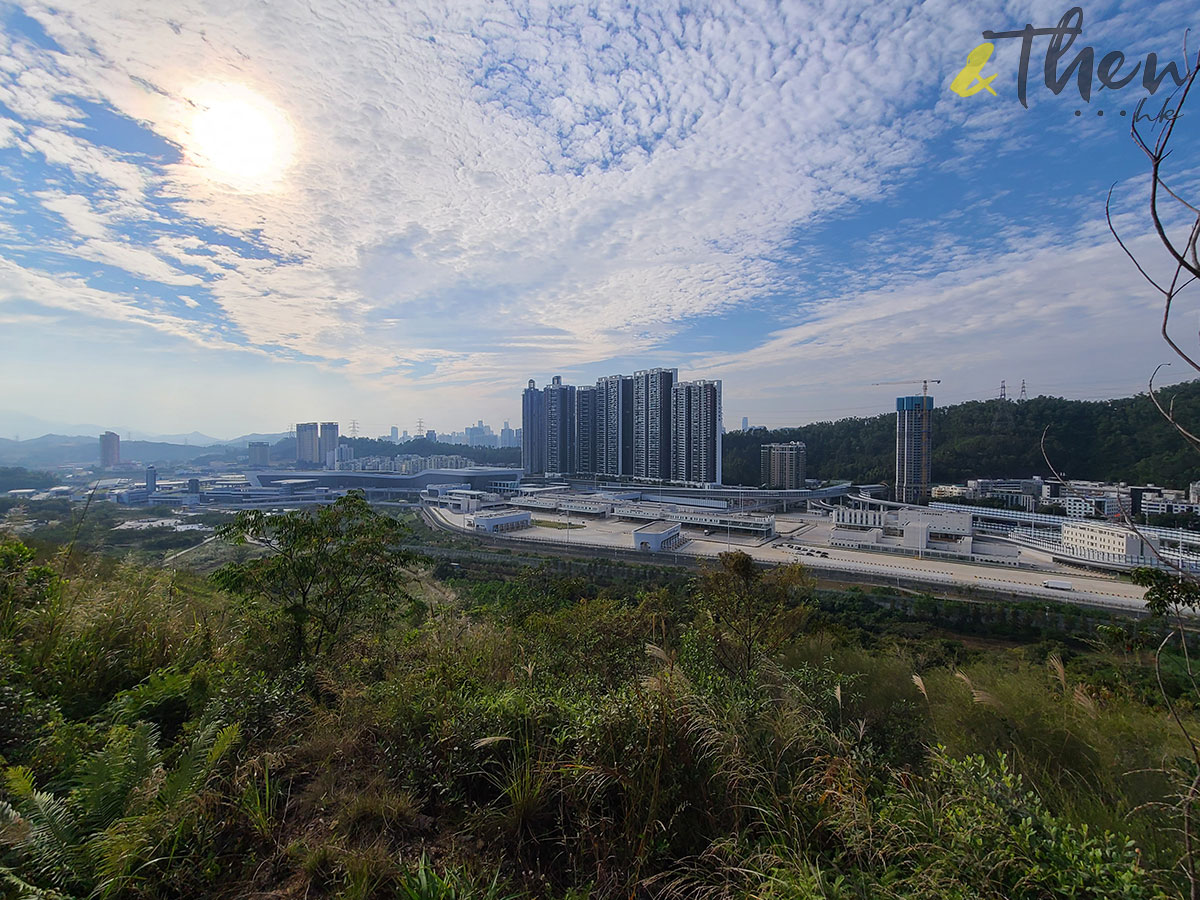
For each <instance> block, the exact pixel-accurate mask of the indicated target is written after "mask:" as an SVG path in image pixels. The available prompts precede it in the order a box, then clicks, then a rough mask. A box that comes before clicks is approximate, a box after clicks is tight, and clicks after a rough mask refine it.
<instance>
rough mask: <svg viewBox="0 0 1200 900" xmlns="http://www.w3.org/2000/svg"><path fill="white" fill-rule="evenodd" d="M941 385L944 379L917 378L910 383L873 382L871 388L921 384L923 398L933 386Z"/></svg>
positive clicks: (909, 381)
mask: <svg viewBox="0 0 1200 900" xmlns="http://www.w3.org/2000/svg"><path fill="white" fill-rule="evenodd" d="M941 383H942V379H940V378H917V379H910V380H908V381H873V382H871V387H880V386H881V385H885V384H919V385H921V396H923V397H924V396H927V395H928V394H929V386H930V385H931V384H941Z"/></svg>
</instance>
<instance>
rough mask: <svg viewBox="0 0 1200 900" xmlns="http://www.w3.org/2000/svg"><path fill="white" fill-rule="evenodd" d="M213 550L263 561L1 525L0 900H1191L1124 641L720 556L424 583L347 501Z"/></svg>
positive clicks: (479, 574) (1174, 689)
mask: <svg viewBox="0 0 1200 900" xmlns="http://www.w3.org/2000/svg"><path fill="white" fill-rule="evenodd" d="M223 537H224V538H225V539H227V540H230V541H234V542H237V541H245V540H248V541H252V542H254V545H255V546H257V547H265V548H266V549H267V550H268V551H269V553H268V554H267V555H265V556H261V557H259V558H254V559H248V560H244V561H242V562H239V563H236V564H230V565H228V566H226V567H225V568H223V569H222V570H221V571H220V572H219V573H218V574H217V575H216V576H215V577H211V578H202V577H200V576H197V575H193V574H190V573H188V572H186V571H178V572H169V571H162V570H153V569H147V568H143V567H139V566H137V565H133V564H126V563H117V562H114V561H112V560H106V559H103V558H99V557H81V556H80V555H78V554H74V555H72V556H71V557H70V558H69V559H68V558H67V557H66V556H65V555H60V556H59V557H56V558H54V559H51V560H49V564H48V565H38V564H37V560H36V559H35V558H34V554H33V552H32V551H30V550H28V549H27V548H25V547H24V545H22V544H21V543H20V542H19V541H17V540H16V539H14V538H11V537H3V536H0V765H2V766H3V770H4V780H3V786H2V787H0V896H6V897H7V896H11V897H47V898H49V897H90V896H104V897H164V898H166V897H230V898H232V897H239V898H241V897H280V898H284V897H295V898H302V897H345V898H373V897H379V898H383V897H388V898H392V897H401V898H438V897H441V898H472V897H553V898H568V897H570V898H584V897H595V898H602V897H605V898H606V897H755V898H802V897H830V898H850V897H854V898H877V897H891V898H918V897H919V898H942V897H963V898H966V897H981V898H983V897H987V898H992V897H994V898H1012V897H1031V898H1032V897H1038V898H1041V897H1077V898H1079V897H1097V898H1101V897H1105V898H1107V897H1161V896H1167V897H1176V896H1187V895H1188V893H1189V890H1190V885H1189V880H1188V867H1189V865H1190V860H1189V858H1188V856H1187V854H1186V852H1185V849H1186V848H1185V833H1186V832H1185V830H1186V829H1191V830H1192V831H1194V830H1195V829H1194V824H1193V823H1191V822H1190V813H1191V812H1192V811H1193V810H1191V809H1190V808H1189V807H1188V805H1187V804H1186V803H1184V802H1183V801H1181V800H1180V799H1179V798H1180V796H1181V794H1182V792H1183V791H1185V790H1186V788H1187V786H1188V784H1189V783H1190V782H1191V781H1192V779H1193V778H1195V776H1196V775H1197V766H1196V762H1195V759H1194V756H1193V755H1192V750H1191V748H1190V746H1189V744H1188V742H1187V741H1186V740H1185V738H1184V736H1183V730H1182V729H1181V727H1180V726H1183V728H1186V729H1191V730H1192V732H1193V733H1195V731H1196V728H1197V725H1198V724H1200V723H1197V721H1196V716H1195V714H1194V707H1193V704H1194V702H1195V699H1196V695H1195V686H1194V684H1192V683H1191V682H1190V679H1189V678H1188V677H1187V676H1186V672H1185V671H1184V669H1183V668H1182V662H1181V659H1180V658H1179V657H1176V656H1167V657H1165V658H1164V663H1163V667H1162V668H1163V670H1162V673H1161V674H1162V689H1161V690H1160V688H1159V678H1158V677H1157V676H1156V674H1155V671H1154V668H1153V664H1152V658H1151V653H1150V649H1153V648H1152V646H1151V648H1150V649H1147V646H1146V643H1147V642H1146V640H1145V638H1144V637H1143V635H1148V634H1149V631H1148V630H1146V629H1143V630H1139V629H1137V628H1134V627H1133V625H1130V626H1129V627H1127V628H1124V627H1120V626H1117V625H1111V624H1110V625H1104V626H1102V627H1101V628H1100V629H1099V630H1093V631H1090V632H1088V633H1086V634H1082V633H1081V634H1080V635H1079V636H1078V637H1077V638H1075V639H1071V640H1067V641H1064V642H1062V643H1060V644H1059V645H1055V646H1052V645H1049V644H1046V643H1041V644H1030V645H1024V646H1018V645H1014V644H1010V643H1003V642H999V641H994V642H986V641H975V642H974V649H972V648H971V647H968V646H966V645H964V643H962V642H959V641H955V640H948V639H946V636H945V635H938V634H933V633H930V632H929V631H928V630H927V629H913V628H906V627H904V626H903V623H900V624H898V625H896V626H895V627H889V628H885V629H879V628H874V627H872V628H867V627H865V626H863V627H860V625H859V624H858V623H860V622H864V623H865V622H866V621H867V620H868V619H871V618H872V614H871V613H870V612H869V610H868V608H870V609H874V608H875V606H874V605H873V604H871V603H870V602H869V601H863V600H862V599H861V598H855V597H852V596H843V597H842V598H841V599H838V600H837V602H836V603H833V605H832V606H831V604H830V601H829V598H827V597H826V598H822V597H819V596H818V595H817V594H816V592H815V591H814V588H813V583H812V580H811V578H810V577H809V576H808V574H807V573H806V572H805V571H804V569H803V568H802V567H800V566H787V567H780V568H778V569H774V570H770V571H767V572H763V571H761V570H759V569H757V568H755V567H754V566H753V565H752V564H750V562H749V559H748V557H745V556H744V555H743V554H737V553H733V554H725V555H724V556H723V557H722V558H721V561H720V564H719V565H716V566H714V567H713V568H712V569H711V570H709V571H707V572H705V573H704V574H703V575H701V576H700V577H698V578H696V579H693V580H691V581H686V582H683V581H679V580H678V579H676V580H674V581H669V580H663V581H662V582H657V583H655V582H651V583H648V584H645V585H643V586H637V585H634V584H631V583H629V582H627V581H625V582H621V581H613V580H611V579H608V580H607V581H608V583H599V581H598V580H588V579H583V578H578V577H567V576H563V575H560V574H555V573H552V572H550V571H548V570H545V569H527V570H525V571H524V572H522V573H521V574H519V575H516V576H507V577H495V576H494V575H493V574H491V573H488V572H486V571H474V572H472V571H467V570H466V569H464V568H456V569H455V570H453V571H450V570H449V569H448V567H446V566H440V567H437V568H436V569H435V567H434V566H433V564H432V563H430V562H428V561H426V560H423V559H422V558H420V557H419V556H414V555H412V554H409V553H402V552H397V551H394V550H393V549H391V548H393V547H397V546H399V545H401V544H404V543H406V542H408V541H409V540H410V539H411V535H409V534H406V533H405V532H404V529H403V526H401V525H399V524H397V523H396V522H394V521H393V520H391V519H386V518H384V517H381V516H377V515H375V514H374V513H372V512H371V511H370V510H369V509H368V508H367V507H366V504H365V503H364V502H362V501H361V500H360V499H358V498H354V497H351V498H349V499H348V500H347V501H342V502H339V504H337V505H336V506H335V507H334V508H333V509H330V510H325V511H322V512H320V513H316V514H291V515H289V516H285V517H270V516H265V515H262V514H259V513H253V514H249V515H245V516H242V517H241V518H240V519H239V521H238V522H237V523H235V525H234V526H232V527H229V528H226V529H225V531H224V533H223ZM1151 630H1152V629H1151ZM1172 710H1174V712H1175V714H1176V715H1177V716H1178V721H1176V720H1175V719H1173V718H1172ZM1185 813H1188V814H1189V815H1188V816H1185Z"/></svg>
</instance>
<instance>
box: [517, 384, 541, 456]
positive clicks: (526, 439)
mask: <svg viewBox="0 0 1200 900" xmlns="http://www.w3.org/2000/svg"><path fill="white" fill-rule="evenodd" d="M521 467H522V468H523V469H524V470H525V474H526V475H534V474H538V475H540V474H541V473H543V472H545V471H546V403H545V394H543V393H542V391H539V390H538V389H537V388H536V387H535V386H534V381H533V379H532V378H530V379H529V387H527V388H525V390H524V391H523V392H522V394H521Z"/></svg>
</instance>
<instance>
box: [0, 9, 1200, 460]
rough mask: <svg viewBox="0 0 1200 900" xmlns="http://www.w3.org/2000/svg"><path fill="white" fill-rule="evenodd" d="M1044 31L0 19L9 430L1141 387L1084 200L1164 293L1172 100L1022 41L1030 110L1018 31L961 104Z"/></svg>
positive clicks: (495, 416)
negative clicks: (544, 404) (1163, 161)
mask: <svg viewBox="0 0 1200 900" xmlns="http://www.w3.org/2000/svg"><path fill="white" fill-rule="evenodd" d="M1066 9H1067V8H1066V6H1065V5H1062V4H1060V5H1053V4H1048V3H1041V2H1035V3H1012V4H998V3H997V4H993V3H974V2H973V3H970V4H963V3H953V2H948V0H947V2H930V3H920V4H914V3H904V2H894V3H887V2H879V3H867V2H849V0H818V2H808V0H806V2H781V3H768V2H753V0H739V2H722V0H714V2H684V3H667V2H663V3H649V2H648V3H644V4H630V3H600V2H596V3H561V4H550V3H534V2H529V3H516V2H510V0H491V2H475V0H455V2H454V3H445V2H424V0H401V2H397V3H391V4H388V3H382V2H379V3H376V2H370V3H341V2H335V0H312V2H304V3H300V2H295V3H291V2H272V3H269V4H267V3H255V4H251V3H245V2H196V0H172V2H170V3H161V2H156V3H138V2H125V0H93V2H88V3H82V2H68V3H65V4H63V3H55V4H49V5H43V4H40V3H26V2H18V3H16V4H13V3H6V2H4V0H0V383H2V384H4V385H5V386H6V388H7V390H6V391H5V392H4V394H5V396H4V397H3V399H2V400H0V436H4V437H13V436H14V435H13V434H12V433H11V432H12V431H13V430H14V429H16V428H17V427H19V425H18V423H19V422H20V421H26V422H27V421H29V417H31V416H36V417H39V418H40V419H42V420H49V421H55V422H87V423H96V424H98V425H100V426H102V427H106V428H108V427H111V428H119V429H128V428H134V429H139V430H143V431H150V432H160V433H171V432H176V433H177V432H188V431H201V432H204V433H206V434H211V435H215V436H218V437H222V438H227V437H232V436H234V435H237V434H242V433H247V432H255V431H258V432H278V431H283V430H286V429H287V428H288V427H290V425H291V424H292V423H295V422H298V421H314V420H337V421H340V422H342V423H343V430H344V429H345V428H346V427H347V425H348V423H349V422H350V420H351V419H354V420H357V422H358V423H359V425H360V430H361V432H362V433H364V434H381V433H384V432H385V431H386V430H387V429H388V427H390V426H391V425H397V426H399V427H400V428H402V429H407V430H409V431H413V430H414V429H415V427H416V423H417V421H418V419H420V420H423V422H424V424H425V426H426V427H432V428H436V429H438V430H441V431H451V430H460V429H461V428H462V427H463V426H464V425H466V424H469V423H473V422H474V421H475V420H477V419H484V420H486V421H488V422H489V423H491V424H493V426H494V427H496V428H498V427H499V426H500V424H501V422H502V421H503V420H504V419H509V420H511V421H512V422H513V424H514V425H516V424H519V419H520V392H521V390H522V388H523V387H524V386H525V383H526V381H527V379H529V378H534V379H536V381H537V383H538V385H541V384H542V383H544V382H546V381H548V380H549V379H550V377H551V376H553V375H562V376H563V378H564V381H566V382H568V383H575V384H587V383H592V382H594V381H595V379H596V378H597V377H599V376H601V375H607V374H613V373H617V372H621V373H632V372H633V371H635V370H637V369H643V368H652V367H655V366H670V367H677V368H678V369H679V370H680V376H681V378H687V379H690V378H720V379H722V381H723V389H724V414H725V421H726V425H727V427H738V426H739V425H740V422H741V418H742V417H743V416H747V417H748V418H749V419H750V421H751V422H752V423H754V424H761V425H767V426H772V427H776V426H782V425H789V424H803V423H806V422H810V421H817V420H827V419H834V418H841V417H844V416H869V415H873V414H876V413H881V412H886V411H888V410H889V409H894V398H895V396H896V395H897V394H900V393H910V392H914V391H915V392H918V393H919V391H920V386H919V385H914V386H911V387H910V386H908V385H880V384H877V382H894V381H916V380H920V379H926V378H928V379H935V378H936V379H940V384H938V385H933V386H932V387H931V391H930V392H931V393H932V394H934V396H935V398H936V402H937V403H938V405H945V404H949V403H955V402H961V401H965V400H972V399H989V398H992V397H995V396H997V395H998V393H999V388H1000V383H1001V381H1002V380H1004V381H1005V382H1006V383H1007V387H1008V391H1009V393H1010V395H1016V394H1017V393H1018V392H1019V390H1020V385H1021V382H1022V381H1024V382H1025V384H1026V389H1027V391H1028V393H1029V395H1030V396H1035V395H1038V394H1052V395H1057V396H1067V397H1076V398H1085V399H1098V398H1105V397H1114V396H1124V395H1128V394H1132V393H1136V392H1138V391H1141V390H1144V389H1145V385H1146V383H1147V379H1148V378H1149V377H1150V374H1151V372H1152V371H1153V370H1154V369H1155V367H1156V366H1157V365H1158V364H1159V363H1163V362H1168V361H1171V360H1172V356H1171V354H1170V351H1169V349H1168V348H1167V346H1166V345H1165V343H1164V342H1163V340H1162V338H1161V336H1160V335H1159V327H1160V322H1161V315H1162V311H1161V298H1160V296H1159V295H1158V294H1157V293H1155V292H1154V290H1153V289H1152V288H1150V287H1149V286H1148V285H1147V284H1146V283H1145V282H1144V281H1142V280H1141V279H1140V276H1139V275H1138V273H1137V271H1136V269H1135V268H1134V266H1133V265H1132V263H1131V262H1130V261H1129V259H1128V258H1127V257H1126V256H1125V255H1124V254H1123V253H1122V252H1121V250H1120V248H1119V247H1118V246H1117V245H1116V243H1115V241H1114V240H1113V238H1112V236H1111V235H1110V234H1109V232H1108V229H1107V226H1106V224H1105V217H1104V203H1105V196H1106V194H1107V192H1108V190H1109V188H1110V187H1113V198H1114V199H1113V204H1114V206H1113V208H1114V221H1115V223H1116V225H1117V227H1118V229H1119V230H1120V232H1121V233H1122V236H1123V237H1124V238H1125V239H1126V241H1127V243H1128V244H1129V246H1130V247H1131V249H1132V250H1133V251H1134V252H1135V254H1136V255H1137V256H1138V257H1139V259H1140V260H1142V261H1143V263H1144V265H1145V266H1146V267H1147V268H1148V269H1149V270H1150V271H1151V273H1152V274H1158V273H1160V272H1163V271H1165V257H1164V254H1163V252H1162V250H1161V247H1160V246H1159V245H1158V244H1157V242H1156V240H1155V238H1154V237H1153V234H1152V232H1151V231H1150V225H1149V221H1148V218H1147V216H1146V214H1145V213H1146V196H1147V188H1148V181H1147V175H1146V173H1147V165H1146V160H1145V157H1144V156H1143V155H1142V153H1141V151H1140V150H1138V148H1137V147H1136V146H1135V145H1134V143H1133V142H1132V140H1131V137H1130V133H1129V130H1130V121H1131V119H1132V118H1133V115H1134V111H1135V108H1136V107H1137V104H1138V102H1139V101H1140V100H1143V99H1145V101H1146V102H1145V104H1144V107H1143V113H1157V112H1158V111H1159V109H1160V108H1161V107H1162V105H1163V102H1164V100H1166V99H1167V96H1168V93H1169V90H1170V88H1171V87H1172V82H1171V80H1170V79H1168V80H1167V81H1166V82H1165V84H1164V86H1163V87H1161V88H1159V90H1158V91H1157V93H1155V94H1154V95H1153V96H1149V94H1148V91H1147V90H1146V89H1145V87H1144V86H1143V85H1142V82H1141V77H1140V74H1139V76H1138V77H1135V78H1134V79H1133V80H1132V81H1131V82H1130V83H1129V84H1128V85H1127V86H1125V87H1123V88H1120V89H1108V88H1102V89H1098V90H1094V91H1093V93H1092V95H1091V97H1090V99H1089V101H1088V102H1085V101H1083V100H1082V99H1081V97H1080V92H1079V90H1078V88H1077V85H1076V83H1075V82H1074V81H1073V80H1072V81H1069V82H1068V83H1067V84H1066V85H1065V87H1064V89H1063V90H1062V91H1061V93H1059V94H1055V93H1054V92H1052V91H1051V90H1050V89H1049V88H1048V87H1047V86H1046V84H1045V80H1044V76H1043V59H1044V56H1045V52H1046V46H1047V40H1046V39H1045V38H1040V39H1038V41H1036V42H1035V43H1034V46H1033V51H1032V56H1031V60H1032V61H1031V64H1030V69H1029V79H1028V108H1026V107H1024V106H1022V104H1021V103H1020V102H1019V101H1018V99H1017V72H1018V62H1019V57H1020V42H1019V41H1015V40H999V41H996V42H994V43H995V49H994V54H993V55H992V57H991V58H990V60H989V61H988V62H987V63H986V64H985V65H984V66H983V69H982V71H981V76H982V77H983V78H987V77H988V76H991V75H995V77H994V79H993V80H991V81H990V82H989V85H990V88H991V89H992V90H994V91H995V95H993V94H991V93H990V92H989V91H987V90H980V91H978V92H977V93H974V94H972V95H970V96H965V97H964V96H959V95H958V94H957V93H955V92H953V91H952V90H951V89H950V85H951V83H952V82H954V80H955V78H956V76H958V74H959V73H960V71H962V70H963V68H964V66H965V65H966V64H967V55H968V53H970V52H971V50H972V49H973V48H975V47H976V46H977V45H978V44H980V43H981V42H982V40H983V38H982V32H983V31H985V30H994V31H1004V30H1016V29H1019V28H1021V27H1023V26H1024V25H1025V24H1026V23H1032V24H1034V25H1035V26H1037V27H1051V26H1054V25H1055V24H1056V23H1057V22H1058V20H1059V18H1060V17H1061V16H1062V15H1063V13H1064V12H1066ZM1198 25H1200V17H1198V16H1197V13H1196V9H1195V6H1194V3H1190V2H1189V3H1184V2H1154V3H1149V2H1144V3H1093V4H1089V5H1087V6H1085V7H1083V31H1082V34H1081V35H1080V36H1079V37H1078V38H1077V39H1076V43H1075V45H1074V47H1073V48H1072V49H1071V50H1070V51H1069V53H1068V55H1067V56H1066V57H1065V61H1064V64H1063V67H1064V68H1065V64H1066V62H1069V60H1070V59H1071V58H1073V57H1074V55H1075V53H1076V52H1078V50H1080V49H1081V48H1082V47H1083V46H1084V45H1089V46H1093V47H1094V48H1095V59H1096V62H1097V63H1098V62H1099V60H1100V58H1101V57H1102V56H1104V55H1105V54H1107V53H1109V52H1110V51H1114V50H1117V51H1121V52H1123V53H1124V54H1125V56H1126V63H1125V68H1124V69H1122V70H1120V71H1121V73H1122V74H1124V73H1128V72H1129V71H1130V70H1131V68H1132V66H1133V65H1135V64H1136V63H1138V62H1144V59H1145V56H1146V54H1147V53H1150V52H1153V53H1156V54H1157V55H1158V56H1159V58H1160V61H1159V66H1160V68H1161V66H1162V65H1163V64H1165V63H1166V62H1167V61H1170V60H1175V61H1176V64H1177V65H1180V66H1182V60H1183V53H1184V46H1183V40H1184V32H1185V29H1186V28H1187V27H1189V26H1191V27H1192V28H1193V29H1195V28H1196V26H1198ZM1194 43H1195V41H1193V44H1194ZM1192 52H1193V54H1194V53H1195V47H1194V46H1193V47H1192ZM1093 87H1094V88H1099V84H1098V83H1097V84H1094V86H1093ZM1077 110H1078V111H1079V112H1080V115H1076V114H1075V112H1076V111H1077ZM1121 110H1125V111H1126V115H1125V116H1124V117H1122V116H1121V115H1120V111H1121ZM1101 111H1103V113H1104V115H1100V112H1101ZM1141 127H1142V128H1143V129H1144V130H1145V131H1147V133H1150V129H1152V128H1153V127H1154V123H1149V122H1143V123H1142V125H1141ZM1198 133H1200V100H1197V101H1196V102H1195V103H1194V109H1193V110H1191V111H1187V110H1185V113H1184V115H1183V116H1181V118H1180V119H1179V122H1178V125H1177V133H1176V137H1175V138H1174V142H1175V146H1176V147H1177V148H1178V149H1177V151H1176V153H1175V155H1174V156H1173V157H1172V158H1171V159H1170V160H1169V166H1168V177H1169V178H1170V179H1171V183H1172V185H1173V186H1175V187H1176V188H1177V189H1178V190H1180V191H1191V192H1192V196H1193V197H1194V196H1196V195H1197V193H1200V159H1198V158H1197V155H1196V154H1195V152H1194V150H1193V149H1192V148H1194V147H1195V146H1197V143H1196V137H1197V134H1198ZM1173 321H1174V325H1173V329H1174V330H1175V331H1176V333H1177V336H1178V337H1179V339H1180V340H1181V341H1182V342H1183V343H1184V344H1185V345H1186V346H1190V347H1195V345H1196V343H1197V338H1196V331H1197V328H1198V327H1200V313H1198V311H1197V308H1196V305H1195V302H1194V300H1193V299H1191V298H1190V296H1189V295H1187V294H1186V293H1185V295H1184V296H1182V297H1181V298H1180V300H1179V301H1178V306H1177V308H1176V313H1175V319H1174V320H1173ZM1164 373H1165V374H1161V375H1160V380H1161V381H1163V382H1164V383H1168V382H1170V381H1172V380H1179V379H1182V378H1185V377H1188V373H1187V372H1185V371H1184V369H1183V363H1182V362H1180V361H1178V360H1176V361H1175V363H1174V365H1173V366H1172V367H1171V368H1170V369H1168V370H1164ZM22 436H32V435H30V434H23V435H22Z"/></svg>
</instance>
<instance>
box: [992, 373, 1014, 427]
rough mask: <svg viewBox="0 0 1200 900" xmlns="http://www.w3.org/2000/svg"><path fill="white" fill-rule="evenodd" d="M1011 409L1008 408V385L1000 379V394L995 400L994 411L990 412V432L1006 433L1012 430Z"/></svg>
mask: <svg viewBox="0 0 1200 900" xmlns="http://www.w3.org/2000/svg"><path fill="white" fill-rule="evenodd" d="M1012 425H1013V422H1012V410H1011V409H1009V408H1008V385H1007V384H1005V382H1004V381H1003V380H1001V381H1000V396H999V397H998V398H997V400H996V411H995V412H994V413H993V414H992V433H993V434H1008V433H1009V432H1011V431H1012Z"/></svg>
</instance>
